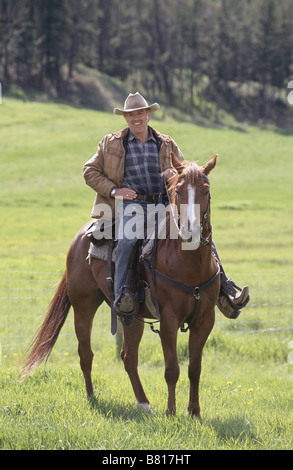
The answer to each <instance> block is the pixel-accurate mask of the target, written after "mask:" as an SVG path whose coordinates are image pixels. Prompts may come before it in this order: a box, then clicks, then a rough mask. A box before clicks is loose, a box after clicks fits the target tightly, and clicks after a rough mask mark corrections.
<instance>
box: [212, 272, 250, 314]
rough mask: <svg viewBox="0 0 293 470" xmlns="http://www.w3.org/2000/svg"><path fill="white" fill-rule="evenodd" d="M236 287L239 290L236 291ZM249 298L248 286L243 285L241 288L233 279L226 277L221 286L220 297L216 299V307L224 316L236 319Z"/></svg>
mask: <svg viewBox="0 0 293 470" xmlns="http://www.w3.org/2000/svg"><path fill="white" fill-rule="evenodd" d="M227 283H228V286H227ZM226 287H228V288H226ZM236 289H237V290H238V291H239V292H237V290H236ZM249 299H250V297H249V289H248V286H244V287H243V289H241V288H240V287H239V286H237V285H236V284H235V283H234V282H233V281H231V279H228V281H226V283H225V285H224V286H222V288H221V291H220V297H219V298H218V301H217V307H218V308H219V310H220V311H221V312H222V313H223V315H225V317H227V318H230V319H236V318H238V317H239V315H240V313H241V309H242V308H244V307H245V306H246V305H247V303H248V302H249Z"/></svg>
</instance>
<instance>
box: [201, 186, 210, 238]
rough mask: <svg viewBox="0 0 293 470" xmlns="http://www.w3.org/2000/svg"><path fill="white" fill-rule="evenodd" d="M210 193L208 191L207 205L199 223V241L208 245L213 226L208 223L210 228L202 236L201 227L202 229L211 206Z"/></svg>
mask: <svg viewBox="0 0 293 470" xmlns="http://www.w3.org/2000/svg"><path fill="white" fill-rule="evenodd" d="M211 198H212V196H211V193H210V192H209V201H208V205H207V208H206V211H205V212H204V214H203V216H202V221H201V223H200V243H201V244H202V245H204V246H208V245H209V244H210V240H209V239H210V237H211V235H212V233H213V226H212V225H210V230H209V233H208V235H207V236H206V237H203V236H202V232H203V229H204V226H205V224H206V221H207V217H208V213H209V210H210V206H211Z"/></svg>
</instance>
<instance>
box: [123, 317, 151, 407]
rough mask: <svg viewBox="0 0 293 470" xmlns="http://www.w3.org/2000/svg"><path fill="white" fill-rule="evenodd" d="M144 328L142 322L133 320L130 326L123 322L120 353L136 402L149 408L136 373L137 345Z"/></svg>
mask: <svg viewBox="0 0 293 470" xmlns="http://www.w3.org/2000/svg"><path fill="white" fill-rule="evenodd" d="M143 330H144V324H143V323H140V322H138V321H134V323H133V324H132V325H131V326H125V325H124V324H123V331H124V340H123V346H122V350H121V353H120V356H121V359H122V360H123V363H124V367H125V370H126V372H127V373H128V376H129V379H130V382H131V385H132V388H133V392H134V395H135V398H136V401H137V404H138V405H139V406H140V407H141V408H144V409H149V408H150V402H149V400H148V399H147V397H146V394H145V392H144V389H143V387H142V384H141V381H140V378H139V375H138V370H137V366H138V347H139V343H140V341H141V338H142V335H143Z"/></svg>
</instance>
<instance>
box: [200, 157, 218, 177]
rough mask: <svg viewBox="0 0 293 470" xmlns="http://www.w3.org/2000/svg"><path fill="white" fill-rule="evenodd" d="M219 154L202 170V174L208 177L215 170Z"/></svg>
mask: <svg viewBox="0 0 293 470" xmlns="http://www.w3.org/2000/svg"><path fill="white" fill-rule="evenodd" d="M217 158H218V154H217V153H216V154H215V155H214V156H213V157H212V158H211V159H210V161H209V162H207V163H206V164H205V165H204V166H202V167H201V168H200V171H201V173H204V174H205V175H208V174H209V173H210V171H212V169H213V168H215V166H216V163H217Z"/></svg>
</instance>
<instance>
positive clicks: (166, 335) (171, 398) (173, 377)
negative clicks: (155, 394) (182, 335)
mask: <svg viewBox="0 0 293 470" xmlns="http://www.w3.org/2000/svg"><path fill="white" fill-rule="evenodd" d="M177 333H178V321H177V319H174V320H173V319H172V318H167V321H164V317H163V315H162V319H161V326H160V336H161V342H162V348H163V352H164V358H165V380H166V383H167V387H168V406H167V410H166V413H167V415H169V414H175V412H176V394H175V390H176V384H177V381H178V378H179V372H180V371H179V364H178V357H177Z"/></svg>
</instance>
